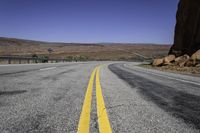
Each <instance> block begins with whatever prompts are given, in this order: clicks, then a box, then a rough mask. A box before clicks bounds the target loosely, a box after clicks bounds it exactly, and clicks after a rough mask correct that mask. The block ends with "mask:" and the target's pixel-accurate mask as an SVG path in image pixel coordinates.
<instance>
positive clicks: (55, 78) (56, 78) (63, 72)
mask: <svg viewBox="0 0 200 133" xmlns="http://www.w3.org/2000/svg"><path fill="white" fill-rule="evenodd" d="M75 71H76V69H69V70H67V71H62V72H59V73H57V74H54V75H50V76H45V77H42V78H41V80H53V81H56V80H58V78H59V77H60V76H61V75H64V74H66V73H71V72H75Z"/></svg>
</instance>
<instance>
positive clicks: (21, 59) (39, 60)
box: [0, 56, 66, 64]
mask: <svg viewBox="0 0 200 133" xmlns="http://www.w3.org/2000/svg"><path fill="white" fill-rule="evenodd" d="M13 61H15V63H19V64H21V63H22V62H23V63H47V62H65V61H66V60H65V59H49V58H41V57H18V56H0V63H1V62H4V63H5V64H12V62H13Z"/></svg>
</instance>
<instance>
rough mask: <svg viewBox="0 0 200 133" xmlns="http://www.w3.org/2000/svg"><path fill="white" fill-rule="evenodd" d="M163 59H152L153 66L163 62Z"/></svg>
mask: <svg viewBox="0 0 200 133" xmlns="http://www.w3.org/2000/svg"><path fill="white" fill-rule="evenodd" d="M163 62H164V60H163V59H154V61H153V66H161V65H162V64H163Z"/></svg>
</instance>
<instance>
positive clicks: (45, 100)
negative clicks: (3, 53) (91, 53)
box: [0, 62, 200, 133]
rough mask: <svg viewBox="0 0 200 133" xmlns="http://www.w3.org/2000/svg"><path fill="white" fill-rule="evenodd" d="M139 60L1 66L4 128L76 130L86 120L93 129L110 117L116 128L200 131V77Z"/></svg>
mask: <svg viewBox="0 0 200 133" xmlns="http://www.w3.org/2000/svg"><path fill="white" fill-rule="evenodd" d="M138 64H139V63H134V62H84V63H58V64H37V65H0V85H1V86H0V132H2V133H24V132H31V133H32V132H37V133H38V132H42V133H43V132H47V133H51V132H52V133H64V132H66V133H76V132H77V131H78V128H79V122H80V121H81V119H83V120H87V121H89V122H87V123H88V125H86V127H87V132H91V133H96V132H97V133H98V132H99V131H101V132H103V130H100V129H102V128H103V126H100V127H99V125H101V124H102V123H104V121H105V120H106V121H107V122H108V123H109V124H110V127H109V128H111V129H109V130H110V131H109V132H115V133H118V132H119V133H134V132H145V133H146V132H149V133H150V132H152V133H155V132H167V133H168V132H170V133H175V132H180V133H188V132H190V133H196V132H200V124H199V123H200V114H199V112H200V102H199V101H200V89H199V88H200V78H198V77H191V76H185V75H180V74H172V73H167V72H160V71H156V70H149V69H144V68H141V67H138V66H137V65H138ZM100 65H101V67H100V68H99V70H98V72H97V73H98V74H97V73H96V72H95V73H94V74H93V78H91V74H92V71H93V70H94V68H95V67H97V66H100ZM95 71H96V70H95ZM95 74H96V76H95ZM90 79H92V81H93V82H92V81H90ZM89 81H90V82H89ZM92 83H93V85H92ZM88 88H89V91H88V93H89V94H87V93H86V92H87V90H88ZM90 93H91V94H90ZM87 95H89V98H88V100H85V101H86V102H85V101H84V99H85V98H86V97H87ZM86 99H87V98H86ZM99 99H100V100H99ZM88 103H91V106H90V104H89V106H87V105H88ZM84 104H86V105H85V107H84ZM99 107H100V109H99ZM83 108H85V109H83ZM88 108H89V109H88ZM104 108H105V109H104ZM83 110H86V111H85V112H86V113H87V112H88V110H89V112H90V115H89V119H86V118H85V114H84V111H83ZM98 110H103V111H105V119H104V118H103V119H104V120H101V119H102V118H101V111H99V113H98ZM81 114H83V115H81ZM99 114H100V115H99ZM87 116H88V114H87ZM101 121H102V122H101ZM82 124H85V123H84V122H83V123H82ZM107 125H108V124H107ZM105 126H106V125H105ZM83 129H84V128H83ZM83 132H84V131H83Z"/></svg>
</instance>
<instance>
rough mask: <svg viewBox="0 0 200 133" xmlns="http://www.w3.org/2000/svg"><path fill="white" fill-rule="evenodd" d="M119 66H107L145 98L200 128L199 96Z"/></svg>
mask: <svg viewBox="0 0 200 133" xmlns="http://www.w3.org/2000/svg"><path fill="white" fill-rule="evenodd" d="M120 67H122V66H121V65H119V64H111V65H109V66H108V68H109V69H110V70H111V71H112V72H113V73H114V74H116V75H117V76H118V77H119V78H120V79H122V80H124V81H125V82H127V83H128V84H129V85H130V86H131V87H133V88H134V87H136V88H137V89H138V92H139V93H140V94H141V95H142V96H143V97H144V98H145V100H148V101H152V102H154V103H155V104H156V105H157V106H158V107H160V108H162V109H163V110H165V111H166V112H168V113H170V114H172V115H173V116H175V117H177V118H181V119H183V120H184V121H185V122H186V123H188V124H192V125H194V126H195V127H196V128H197V129H200V102H199V101H200V96H196V95H192V94H188V93H186V92H183V91H180V90H177V89H176V86H175V85H174V86H172V87H168V86H164V85H161V84H158V83H156V82H153V81H150V80H147V79H145V77H141V76H138V75H135V74H134V73H131V72H129V71H126V70H124V69H121V68H120ZM152 78H153V77H152ZM188 89H189V86H188Z"/></svg>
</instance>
